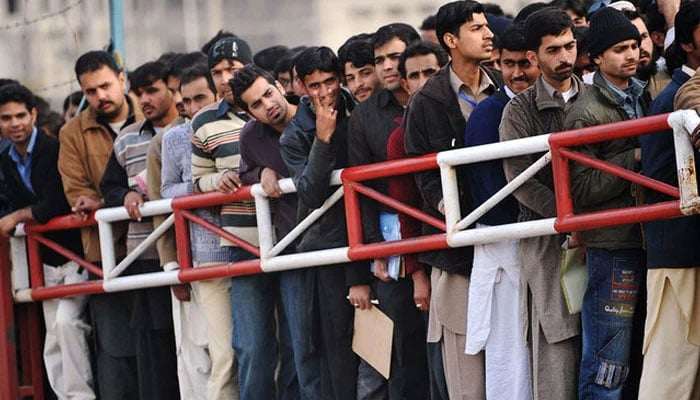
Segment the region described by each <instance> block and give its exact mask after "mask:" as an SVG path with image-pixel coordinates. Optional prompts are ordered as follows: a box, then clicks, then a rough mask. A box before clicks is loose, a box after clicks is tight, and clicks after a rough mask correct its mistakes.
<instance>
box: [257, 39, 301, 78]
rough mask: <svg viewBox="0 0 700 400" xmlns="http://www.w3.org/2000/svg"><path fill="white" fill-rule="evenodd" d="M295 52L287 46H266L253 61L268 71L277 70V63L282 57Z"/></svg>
mask: <svg viewBox="0 0 700 400" xmlns="http://www.w3.org/2000/svg"><path fill="white" fill-rule="evenodd" d="M290 54H294V52H293V51H291V50H290V49H289V47H287V46H281V45H277V46H272V47H267V48H264V49H262V50H260V51H258V52H257V53H255V55H254V56H253V63H254V64H255V65H257V66H258V67H260V68H262V69H264V70H265V71H268V72H273V71H274V70H275V65H277V61H279V60H280V59H281V58H282V57H286V56H288V55H290Z"/></svg>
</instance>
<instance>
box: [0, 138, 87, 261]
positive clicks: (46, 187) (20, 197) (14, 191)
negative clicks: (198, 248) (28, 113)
mask: <svg viewBox="0 0 700 400" xmlns="http://www.w3.org/2000/svg"><path fill="white" fill-rule="evenodd" d="M58 146H59V145H58V140H56V139H54V138H52V137H50V136H48V135H46V134H45V133H44V131H42V130H41V129H39V132H38V133H37V137H36V142H35V143H34V149H33V150H32V161H31V167H32V172H31V175H30V179H31V182H32V186H33V187H34V191H35V192H36V194H34V193H32V192H30V191H29V189H27V187H26V186H24V182H23V181H22V178H21V177H20V175H19V171H18V169H17V164H15V162H14V161H12V159H11V158H10V155H9V153H10V147H8V148H6V149H5V150H4V151H3V152H2V155H1V156H0V165H2V173H3V175H4V177H5V180H4V182H3V191H4V192H5V194H6V195H7V198H8V200H9V204H10V208H11V209H12V211H15V210H19V209H22V208H24V207H28V206H31V209H32V214H33V215H34V219H35V220H36V221H37V222H38V223H40V224H45V223H46V222H48V221H49V220H50V219H51V218H54V217H58V216H60V215H65V214H70V205H68V200H66V196H65V194H64V193H63V183H62V182H61V175H60V174H59V173H58ZM43 236H44V237H46V238H47V239H49V240H52V241H54V242H56V243H58V244H60V245H61V246H63V247H65V248H67V249H68V250H70V251H72V252H73V253H76V254H78V255H79V256H82V254H83V245H82V242H81V240H80V230H77V229H72V230H69V231H59V232H49V233H45V234H44V235H43ZM41 258H42V261H43V263H44V264H48V265H53V266H59V265H62V264H65V263H66V262H67V261H68V260H67V259H66V258H65V257H63V256H61V255H60V254H58V253H56V252H54V251H53V250H50V249H49V248H47V247H45V246H41Z"/></svg>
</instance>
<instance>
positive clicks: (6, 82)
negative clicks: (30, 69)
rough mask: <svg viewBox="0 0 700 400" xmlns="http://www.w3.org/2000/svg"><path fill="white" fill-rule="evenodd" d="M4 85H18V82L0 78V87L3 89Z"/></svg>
mask: <svg viewBox="0 0 700 400" xmlns="http://www.w3.org/2000/svg"><path fill="white" fill-rule="evenodd" d="M5 85H19V81H18V80H16V79H10V78H0V87H3V86H5Z"/></svg>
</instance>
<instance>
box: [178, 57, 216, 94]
mask: <svg viewBox="0 0 700 400" xmlns="http://www.w3.org/2000/svg"><path fill="white" fill-rule="evenodd" d="M199 78H204V79H206V80H207V87H209V90H211V92H212V93H214V94H216V85H214V81H213V80H212V79H211V73H210V72H209V68H208V67H207V62H206V60H204V61H202V62H198V63H196V64H194V65H192V66H191V67H189V68H187V69H186V70H184V71H182V74H180V90H182V85H186V84H188V83H192V82H194V81H196V80H197V79H199Z"/></svg>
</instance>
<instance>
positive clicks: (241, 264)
mask: <svg viewBox="0 0 700 400" xmlns="http://www.w3.org/2000/svg"><path fill="white" fill-rule="evenodd" d="M261 272H263V270H262V268H261V267H260V260H245V261H238V262H235V263H227V264H221V265H213V266H208V267H201V268H190V269H184V270H183V269H181V270H180V272H179V273H178V279H180V281H182V282H193V281H197V280H203V279H213V278H221V276H222V274H225V275H226V276H231V277H235V276H244V275H253V274H259V273H261Z"/></svg>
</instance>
